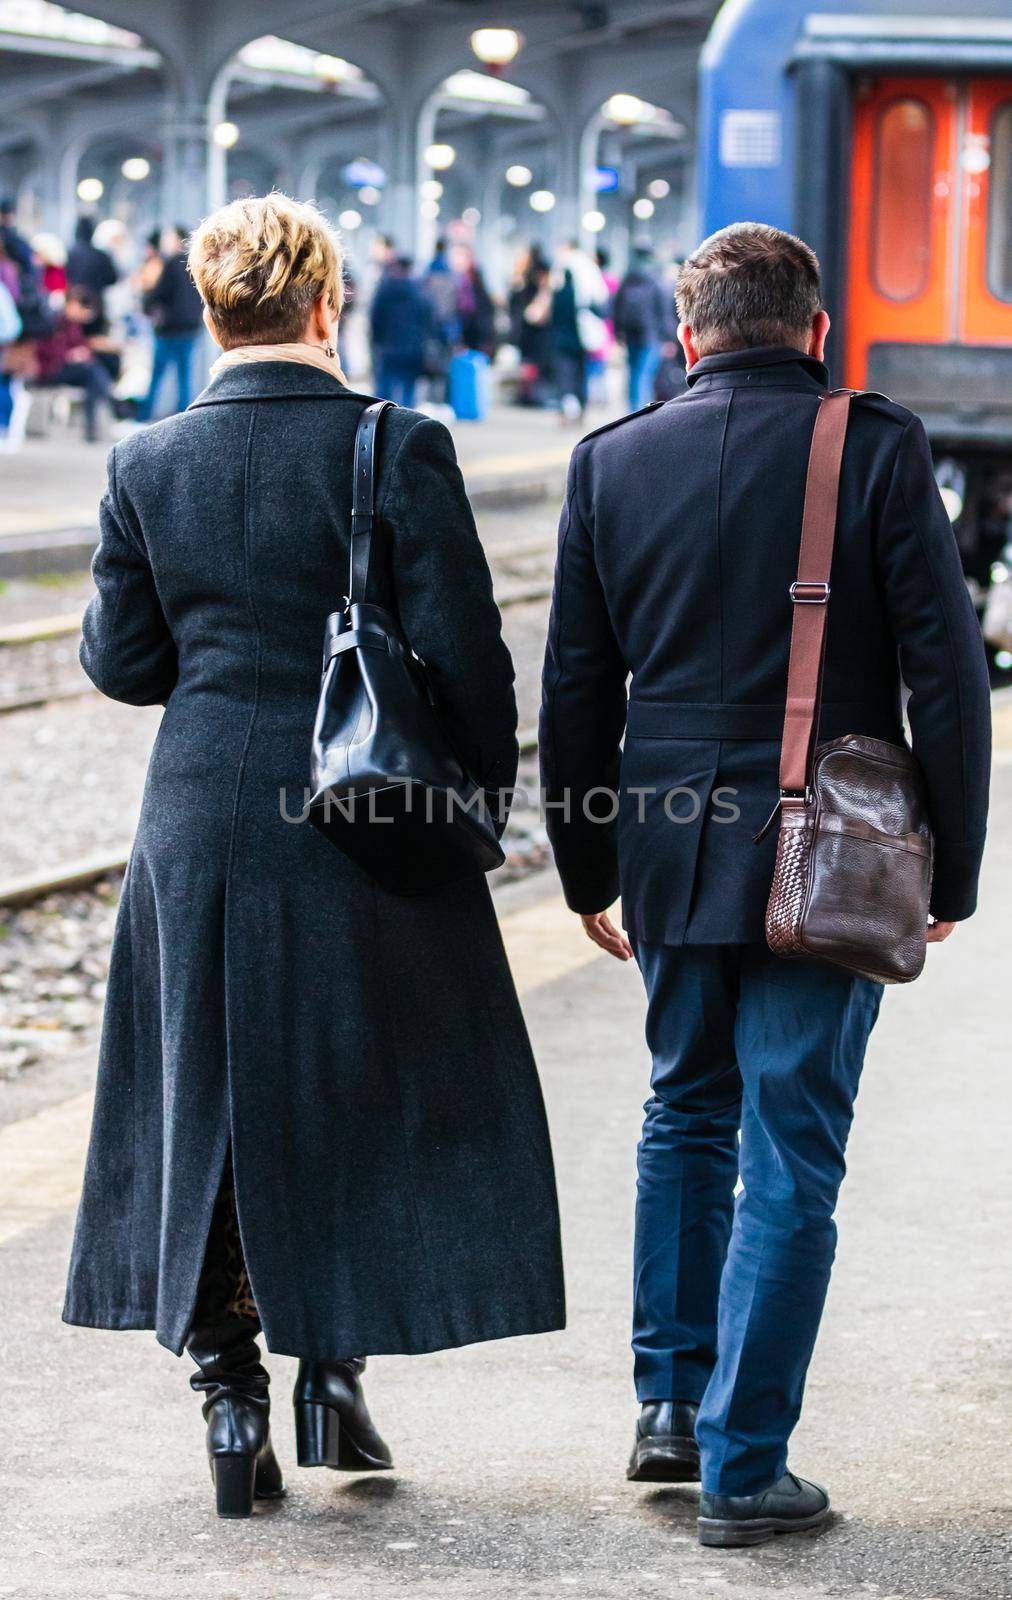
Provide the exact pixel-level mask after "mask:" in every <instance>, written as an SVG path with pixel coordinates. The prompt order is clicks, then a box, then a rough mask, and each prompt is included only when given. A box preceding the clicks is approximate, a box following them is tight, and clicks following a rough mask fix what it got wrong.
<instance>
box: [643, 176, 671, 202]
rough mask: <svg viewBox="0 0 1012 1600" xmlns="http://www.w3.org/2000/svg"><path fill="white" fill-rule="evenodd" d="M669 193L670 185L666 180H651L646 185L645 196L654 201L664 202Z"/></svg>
mask: <svg viewBox="0 0 1012 1600" xmlns="http://www.w3.org/2000/svg"><path fill="white" fill-rule="evenodd" d="M670 193H671V185H670V183H669V182H668V180H667V178H652V179H651V181H650V182H649V183H648V184H647V194H649V195H652V196H653V198H654V199H655V200H664V199H666V197H667V196H668V195H669V194H670Z"/></svg>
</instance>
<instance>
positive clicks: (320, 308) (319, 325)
mask: <svg viewBox="0 0 1012 1600" xmlns="http://www.w3.org/2000/svg"><path fill="white" fill-rule="evenodd" d="M336 324H337V318H336V317H335V316H334V312H333V310H332V308H331V304H330V295H329V294H321V296H320V298H319V299H318V300H314V302H313V310H312V313H311V315H310V319H309V330H310V333H311V335H312V338H313V343H314V344H333V343H334V328H335V326H336Z"/></svg>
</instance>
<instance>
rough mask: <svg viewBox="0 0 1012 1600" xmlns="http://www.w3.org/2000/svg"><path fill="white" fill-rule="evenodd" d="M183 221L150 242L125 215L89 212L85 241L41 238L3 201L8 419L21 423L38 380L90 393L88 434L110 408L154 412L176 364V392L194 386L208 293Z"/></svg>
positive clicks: (0, 375) (1, 333) (0, 388)
mask: <svg viewBox="0 0 1012 1600" xmlns="http://www.w3.org/2000/svg"><path fill="white" fill-rule="evenodd" d="M185 233H186V230H185V229H184V228H182V227H177V228H165V229H162V230H161V231H160V232H158V233H153V234H151V235H150V236H149V237H148V238H147V239H145V240H143V241H142V242H141V244H140V246H139V248H138V246H137V243H136V241H135V240H134V238H133V236H132V235H131V233H130V231H129V230H128V229H127V227H126V226H125V224H123V223H122V222H119V221H118V220H116V219H114V218H109V219H107V220H105V221H103V222H99V223H96V222H95V221H94V219H93V218H91V217H81V218H79V219H78V222H77V226H76V228H75V232H74V238H73V241H72V242H71V244H70V245H69V246H67V245H65V244H64V242H63V240H61V239H60V238H59V237H58V236H57V235H56V234H49V233H41V234H36V235H35V236H34V237H33V238H32V239H31V240H29V239H27V238H26V237H25V236H24V235H23V234H21V233H20V232H19V231H18V228H17V224H16V221H15V214H14V205H13V202H12V201H10V200H2V201H0V431H11V430H12V424H13V423H14V422H15V421H16V412H17V409H18V407H19V406H20V407H24V406H27V404H28V399H27V390H28V389H29V388H32V389H47V388H48V389H70V390H73V391H76V392H78V393H79V394H80V397H81V401H82V405H81V410H82V414H83V419H84V431H85V437H86V438H88V439H95V438H97V437H98V434H99V430H100V427H101V425H102V421H103V413H104V414H105V416H107V417H115V418H119V419H121V420H135V421H138V422H143V421H145V420H147V419H149V418H150V417H151V416H152V415H153V414H154V411H155V409H156V407H157V406H158V404H159V400H160V397H161V396H162V392H163V388H164V382H165V379H166V377H167V376H168V375H169V373H170V372H171V373H172V374H173V375H174V378H175V386H174V390H173V391H172V395H171V399H172V400H173V401H174V404H175V405H176V406H177V407H178V408H179V409H182V408H183V407H185V406H187V405H189V403H190V399H191V398H192V388H193V366H194V359H193V358H194V351H195V349H196V346H197V341H198V339H199V337H200V333H201V326H202V324H201V301H200V296H199V295H198V293H197V291H196V289H195V287H194V285H193V282H192V281H191V279H190V275H189V273H188V272H187V270H186V253H185V249H184V239H185Z"/></svg>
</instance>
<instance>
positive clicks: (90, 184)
mask: <svg viewBox="0 0 1012 1600" xmlns="http://www.w3.org/2000/svg"><path fill="white" fill-rule="evenodd" d="M104 194H105V184H104V183H103V182H102V180H101V178H82V179H81V181H80V183H79V184H78V186H77V198H78V199H79V200H83V201H84V202H85V204H86V205H90V204H91V203H92V202H93V201H95V200H101V198H102V196H103V195H104Z"/></svg>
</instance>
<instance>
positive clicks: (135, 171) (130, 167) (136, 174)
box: [119, 156, 151, 183]
mask: <svg viewBox="0 0 1012 1600" xmlns="http://www.w3.org/2000/svg"><path fill="white" fill-rule="evenodd" d="M119 170H120V171H121V172H122V174H123V176H124V178H129V179H130V182H131V183H140V182H141V181H142V180H143V179H144V178H146V177H147V176H148V173H149V172H150V171H151V162H150V161H145V159H144V157H143V156H128V157H127V159H126V160H125V161H124V163H123V165H122V166H121V167H120V169H119Z"/></svg>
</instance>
